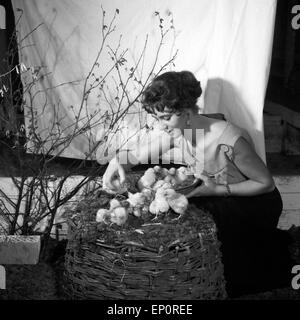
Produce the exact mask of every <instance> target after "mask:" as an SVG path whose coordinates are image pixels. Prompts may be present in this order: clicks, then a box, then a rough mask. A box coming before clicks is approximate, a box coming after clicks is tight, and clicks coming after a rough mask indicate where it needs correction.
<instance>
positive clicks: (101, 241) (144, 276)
mask: <svg viewBox="0 0 300 320" xmlns="http://www.w3.org/2000/svg"><path fill="white" fill-rule="evenodd" d="M133 175H134V174H133ZM133 185H135V184H134V183H133ZM113 197H116V196H115V195H111V194H108V193H106V192H104V191H102V190H100V191H99V192H98V193H97V194H93V195H89V196H87V197H86V198H85V199H83V200H81V201H80V202H78V204H77V206H76V208H75V210H74V211H72V212H69V241H68V246H67V253H66V273H65V277H66V287H65V289H66V293H67V294H68V296H69V297H70V298H72V299H223V298H225V297H226V291H225V281H224V276H223V264H222V262H221V253H220V250H219V245H220V243H219V242H218V240H217V236H216V227H215V224H214V222H213V220H212V218H211V216H210V214H209V213H207V212H204V211H202V210H201V209H199V208H196V207H195V206H194V205H190V206H189V207H188V209H187V211H186V212H185V214H184V215H180V216H178V214H175V213H174V212H172V210H169V212H168V213H166V214H165V215H163V216H161V217H159V218H157V219H155V220H154V221H153V216H151V214H149V215H148V220H147V216H144V217H135V216H133V215H131V216H130V217H129V218H128V220H127V221H126V223H125V224H124V225H122V226H118V225H115V224H104V223H97V222H96V213H97V210H98V209H99V208H106V207H107V206H108V204H109V201H110V200H111V199H112V198H113ZM118 197H119V198H118V199H119V200H120V201H123V200H126V196H125V195H118ZM122 197H123V198H122Z"/></svg>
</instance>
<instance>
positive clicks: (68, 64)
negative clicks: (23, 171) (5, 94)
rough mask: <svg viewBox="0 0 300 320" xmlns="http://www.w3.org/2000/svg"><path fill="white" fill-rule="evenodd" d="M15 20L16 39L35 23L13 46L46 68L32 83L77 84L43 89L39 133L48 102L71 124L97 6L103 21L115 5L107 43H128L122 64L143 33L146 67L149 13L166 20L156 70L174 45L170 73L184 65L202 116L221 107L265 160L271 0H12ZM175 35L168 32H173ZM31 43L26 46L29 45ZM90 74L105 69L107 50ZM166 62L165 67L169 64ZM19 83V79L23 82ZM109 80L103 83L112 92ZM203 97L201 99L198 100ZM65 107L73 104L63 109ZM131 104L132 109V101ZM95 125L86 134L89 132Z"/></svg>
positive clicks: (133, 122) (75, 148)
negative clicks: (198, 94)
mask: <svg viewBox="0 0 300 320" xmlns="http://www.w3.org/2000/svg"><path fill="white" fill-rule="evenodd" d="M12 3H13V7H14V11H15V15H16V18H17V17H18V16H19V15H20V12H19V11H17V8H20V9H22V10H23V16H22V19H21V20H20V23H19V25H18V30H19V39H22V38H23V37H24V36H25V35H27V34H28V33H30V31H31V30H33V29H34V28H35V27H36V26H37V25H39V24H40V23H43V25H41V26H40V27H39V28H38V30H37V31H36V32H33V33H32V34H30V35H29V36H28V37H27V38H26V43H27V44H29V46H23V48H20V51H21V52H20V56H21V60H22V62H24V63H25V65H26V66H40V65H44V66H47V70H48V71H51V76H49V77H48V78H45V79H44V80H43V81H42V83H41V84H40V85H41V87H42V89H45V88H53V87H54V86H57V85H59V84H61V83H66V82H69V81H74V80H76V81H78V82H76V84H73V85H65V86H60V87H57V88H55V89H53V90H48V91H47V100H45V97H44V96H41V97H40V98H39V99H40V100H39V99H37V100H36V102H35V107H36V108H37V109H41V106H43V114H42V116H41V117H39V119H38V126H39V128H40V130H47V128H49V123H51V119H52V118H53V104H55V105H57V106H59V113H60V114H61V116H62V117H64V119H63V120H62V121H61V122H60V125H61V126H65V127H66V126H68V125H69V124H70V123H73V122H74V114H73V110H75V113H76V111H77V110H78V108H79V105H80V102H81V98H82V90H83V79H84V78H85V77H86V75H87V74H88V72H89V70H90V68H91V65H92V63H93V61H94V59H95V57H96V54H97V52H98V50H99V46H100V43H101V22H100V21H101V15H102V14H101V5H102V6H103V8H104V10H105V11H106V19H107V21H109V19H110V18H111V17H112V16H113V14H114V12H115V10H116V9H118V10H119V14H118V15H117V20H116V30H115V32H114V33H113V34H111V37H110V39H109V44H110V45H111V46H112V47H116V45H117V43H118V39H119V36H120V35H121V34H122V42H121V46H122V47H123V48H124V49H125V48H128V49H129V51H128V54H127V61H128V64H129V66H130V63H132V61H134V59H137V57H138V55H139V53H140V52H141V50H142V48H143V45H144V42H145V38H146V35H147V34H148V35H149V40H148V47H147V49H146V54H145V61H144V69H143V70H144V74H145V75H146V74H147V71H149V70H150V67H151V65H152V64H153V61H154V52H155V50H156V48H157V46H158V43H159V39H160V28H159V27H158V23H157V16H155V14H154V12H155V11H157V12H159V13H160V15H161V17H162V18H163V19H164V21H163V24H164V26H165V28H167V27H168V26H170V25H171V19H172V18H173V21H174V25H175V30H174V29H171V30H170V31H171V32H170V33H169V35H168V36H167V38H166V40H165V43H164V47H163V49H162V52H161V53H160V55H159V60H158V67H159V66H160V65H162V64H163V63H164V62H166V61H167V60H168V59H169V58H170V56H171V55H172V53H174V52H175V50H176V49H178V55H177V58H176V60H175V66H172V69H173V70H178V71H179V70H190V71H192V72H194V73H195V75H196V77H197V78H198V79H199V80H200V81H201V83H202V86H203V89H205V95H203V97H202V99H200V101H199V106H200V111H201V112H204V113H214V112H222V113H224V114H225V116H226V117H227V119H228V120H230V121H232V122H233V123H235V124H237V125H239V126H240V127H243V128H245V129H246V130H247V131H248V132H249V134H250V135H251V136H252V138H253V141H254V143H255V146H256V150H257V152H258V153H259V155H260V156H261V157H262V158H263V159H265V146H264V133H263V105H264V96H265V90H266V85H267V80H268V75H269V67H270V58H271V48H272V39H273V29H274V19H275V11H276V0H185V1H182V0H163V1H162V0H128V1H124V0H102V1H99V0H87V1H82V0H51V1H48V0H26V1H23V0H12ZM174 32H175V33H174ZM32 44H34V45H32ZM104 53H105V55H104V56H103V58H102V60H101V64H100V66H99V69H97V70H98V72H99V74H100V73H101V74H103V73H105V71H106V70H108V68H109V63H110V62H109V61H110V60H109V57H108V55H107V49H105V52H104ZM170 67H171V66H170ZM23 81H26V79H23ZM112 83H113V82H111V83H110V84H111V87H112V90H114V89H113V87H115V86H113V85H112ZM203 98H204V100H203ZM70 106H73V109H71V108H70ZM99 108H101V109H102V110H106V109H107V108H108V106H107V105H105V103H103V102H102V101H101V99H99V97H97V94H92V95H91V96H90V97H89V100H88V110H89V112H92V111H93V110H98V109H99ZM135 108H139V106H138V105H136V106H135ZM127 125H128V126H129V127H130V128H137V127H138V125H139V121H138V118H137V117H136V116H129V117H128V118H127V120H126V123H125V126H127ZM100 129H101V126H98V127H97V128H95V130H94V131H93V133H94V137H96V134H97V130H100ZM87 142H88V137H86V136H80V137H78V138H77V139H75V140H74V142H73V143H72V144H71V145H70V146H69V147H68V149H67V150H66V152H65V153H64V155H65V156H68V157H76V158H83V157H84V152H86V151H87V148H88V147H89V143H87Z"/></svg>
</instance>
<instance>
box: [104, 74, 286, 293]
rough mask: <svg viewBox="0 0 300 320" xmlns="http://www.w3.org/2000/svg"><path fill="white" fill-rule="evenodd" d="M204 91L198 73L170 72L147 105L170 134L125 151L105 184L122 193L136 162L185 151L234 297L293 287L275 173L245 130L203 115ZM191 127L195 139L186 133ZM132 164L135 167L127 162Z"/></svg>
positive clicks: (148, 94)
mask: <svg viewBox="0 0 300 320" xmlns="http://www.w3.org/2000/svg"><path fill="white" fill-rule="evenodd" d="M201 93H202V90H201V86H200V82H199V81H197V79H196V78H195V77H194V75H193V74H192V73H191V72H188V71H182V72H166V73H164V74H162V75H160V76H158V77H156V78H155V79H154V80H153V81H152V83H151V84H150V85H149V86H148V87H147V88H146V90H145V91H144V93H143V99H142V104H143V107H144V108H145V109H146V111H147V112H148V113H151V114H152V115H153V116H154V117H155V118H157V119H158V120H159V121H160V123H161V124H162V126H163V127H164V128H165V129H164V131H162V132H161V135H159V136H158V137H157V138H156V139H157V141H154V142H153V141H151V144H149V145H145V146H144V147H143V148H141V149H140V150H139V153H138V154H137V153H135V152H130V151H122V152H120V153H119V154H118V155H117V156H116V157H115V158H114V159H112V160H111V161H110V163H109V165H108V167H107V170H106V172H105V174H104V177H103V180H104V183H105V184H106V185H107V186H108V187H110V188H111V189H114V185H113V182H112V181H113V178H114V177H115V176H116V175H119V177H120V181H121V183H122V182H124V181H125V172H126V170H128V169H129V168H130V167H132V166H133V165H134V164H137V163H145V161H147V159H152V160H153V159H158V158H159V157H160V156H161V155H162V154H164V153H165V152H166V151H168V150H170V149H172V148H180V149H181V150H183V151H184V157H185V162H186V163H187V164H188V165H190V166H191V167H193V168H194V170H195V175H196V176H197V177H199V178H200V179H202V180H203V182H202V184H201V185H200V186H198V187H197V188H196V189H194V190H193V191H192V192H191V193H190V194H188V195H187V197H188V198H189V202H191V203H194V204H196V205H197V206H199V207H201V208H204V209H208V210H209V212H210V213H211V214H212V216H213V218H214V221H215V223H216V226H217V230H218V238H219V240H220V242H221V251H222V259H223V264H224V275H225V279H226V282H227V292H228V295H229V296H230V297H235V296H239V295H241V294H246V293H252V292H253V293H254V292H259V291H266V290H269V289H272V288H277V287H278V288H279V287H281V286H290V279H291V260H290V258H289V252H288V245H289V243H290V238H289V235H288V233H286V232H284V231H282V230H279V229H277V228H276V227H277V223H278V219H279V216H280V214H281V210H282V200H281V197H280V194H279V192H278V190H277V188H276V187H275V185H274V181H273V179H272V176H271V174H270V172H269V171H268V169H267V167H266V166H265V164H264V162H263V161H262V160H261V159H260V157H259V156H258V155H257V154H256V153H255V151H254V149H253V147H252V142H251V139H250V138H249V136H248V135H247V134H245V133H244V132H243V131H242V130H241V129H240V128H238V127H236V126H234V125H232V124H231V123H229V122H228V121H224V120H220V119H215V118H212V117H207V116H205V115H203V114H202V115H201V114H198V107H197V105H196V102H197V99H198V98H199V97H200V95H201ZM186 129H190V131H189V132H191V134H189V135H186V134H184V133H185V132H186V131H185V130H186ZM197 129H198V131H197ZM199 129H201V131H200V132H201V134H200V135H199V134H197V132H198V133H199ZM149 146H150V147H149ZM199 148H200V149H199ZM197 150H198V151H199V150H201V155H202V157H200V158H202V159H200V158H199V152H198V154H197ZM197 155H198V156H197ZM126 160H128V162H127V164H122V163H126Z"/></svg>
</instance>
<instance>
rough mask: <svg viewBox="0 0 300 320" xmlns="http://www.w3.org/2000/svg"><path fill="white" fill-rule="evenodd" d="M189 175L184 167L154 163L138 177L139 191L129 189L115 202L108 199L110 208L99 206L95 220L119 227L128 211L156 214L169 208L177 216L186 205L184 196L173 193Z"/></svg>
mask: <svg viewBox="0 0 300 320" xmlns="http://www.w3.org/2000/svg"><path fill="white" fill-rule="evenodd" d="M189 177H190V175H189V174H188V172H187V169H186V168H185V167H180V168H178V169H175V168H170V169H166V168H162V167H160V166H155V167H154V168H149V169H147V170H146V171H145V173H144V175H143V176H142V177H141V178H140V179H139V180H138V182H137V187H138V190H139V192H136V193H131V192H128V199H126V200H125V201H118V200H117V199H112V200H110V204H109V209H99V210H98V212H97V216H96V221H97V222H104V223H113V224H117V225H118V226H122V225H123V224H124V223H125V222H126V221H127V219H128V216H129V214H133V215H134V216H136V217H142V216H143V215H147V214H149V212H150V213H151V214H153V215H154V219H155V218H157V217H158V216H159V215H161V214H164V213H167V212H168V211H169V209H172V210H173V211H174V212H176V213H177V214H179V215H183V213H184V212H185V211H186V209H187V206H188V200H187V198H186V197H185V195H183V194H181V193H179V192H176V190H175V189H177V188H178V187H179V186H180V185H182V183H184V182H186V181H187V180H188V179H189Z"/></svg>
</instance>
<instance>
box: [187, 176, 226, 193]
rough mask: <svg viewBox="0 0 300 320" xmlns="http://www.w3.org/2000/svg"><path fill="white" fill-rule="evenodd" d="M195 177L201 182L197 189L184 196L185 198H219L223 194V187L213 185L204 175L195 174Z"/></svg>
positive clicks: (210, 179) (213, 182)
mask: <svg viewBox="0 0 300 320" xmlns="http://www.w3.org/2000/svg"><path fill="white" fill-rule="evenodd" d="M195 177H196V178H199V179H201V180H202V181H203V182H202V184H201V185H200V186H199V187H197V188H195V189H194V190H193V191H191V192H190V193H188V194H187V195H186V197H187V198H191V197H211V196H221V195H223V194H224V193H225V192H224V189H225V187H224V186H222V185H220V184H217V183H215V181H214V180H213V179H212V178H210V177H209V176H208V175H207V174H206V173H204V172H202V174H195Z"/></svg>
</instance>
